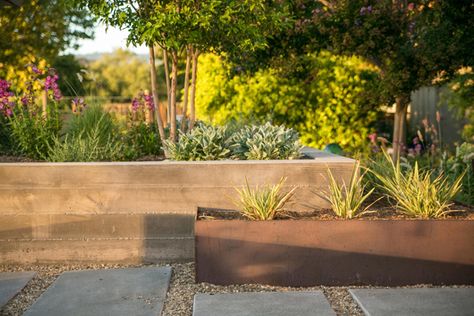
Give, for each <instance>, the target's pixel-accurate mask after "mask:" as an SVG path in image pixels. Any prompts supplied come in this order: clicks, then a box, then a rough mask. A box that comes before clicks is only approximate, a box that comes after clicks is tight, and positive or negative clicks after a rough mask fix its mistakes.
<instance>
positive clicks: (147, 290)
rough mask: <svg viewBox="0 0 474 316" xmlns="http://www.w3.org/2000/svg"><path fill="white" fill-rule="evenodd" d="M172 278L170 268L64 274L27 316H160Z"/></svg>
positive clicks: (86, 271) (32, 307)
mask: <svg viewBox="0 0 474 316" xmlns="http://www.w3.org/2000/svg"><path fill="white" fill-rule="evenodd" d="M170 277H171V267H144V268H127V269H110V270H107V269H104V270H83V271H70V272H65V273H63V274H61V275H60V276H59V278H58V279H57V280H56V281H55V282H54V283H53V284H52V285H51V286H50V287H49V288H48V290H46V292H44V293H43V295H41V296H40V298H39V299H38V300H37V301H36V302H35V303H34V304H33V305H32V306H31V308H30V309H29V310H28V311H27V312H26V313H25V315H28V316H56V315H57V316H59V315H75V316H80V315H104V316H106V315H116V316H120V315H124V316H128V315H136V316H148V315H150V316H151V315H159V314H160V313H161V310H162V308H163V303H164V300H165V298H166V292H167V291H168V287H169V282H170Z"/></svg>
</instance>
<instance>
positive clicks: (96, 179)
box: [0, 149, 354, 263]
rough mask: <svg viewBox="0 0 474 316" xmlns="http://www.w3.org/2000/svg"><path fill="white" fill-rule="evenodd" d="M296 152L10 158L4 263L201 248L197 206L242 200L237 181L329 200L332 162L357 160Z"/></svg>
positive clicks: (0, 229) (144, 258) (0, 258)
mask: <svg viewBox="0 0 474 316" xmlns="http://www.w3.org/2000/svg"><path fill="white" fill-rule="evenodd" d="M306 154H307V155H311V156H312V157H313V159H305V160H292V161H212V162H169V161H164V162H123V163H121V162H111V163H8V164H6V163H3V164H1V163H0V263H30V262H156V261H185V260H191V259H193V257H194V233H193V224H194V217H195V210H196V207H198V206H199V207H210V208H235V206H234V204H233V202H232V199H233V198H236V194H235V189H234V188H235V187H237V186H241V185H243V184H244V183H245V178H247V179H248V181H249V183H250V184H251V185H255V184H265V183H276V182H278V180H279V179H280V178H281V177H283V176H284V177H287V178H288V179H287V181H286V185H287V186H294V185H297V186H299V189H298V190H297V193H296V195H295V198H294V203H293V206H292V208H293V209H295V210H308V209H312V208H318V207H327V206H328V205H327V204H326V202H324V201H323V200H322V199H321V198H320V197H318V196H317V195H316V194H315V193H314V192H318V191H321V189H323V188H326V187H327V182H326V179H325V175H326V173H327V168H328V167H329V168H330V169H331V170H332V172H333V174H335V175H337V177H338V178H339V179H346V181H348V179H349V178H350V174H351V171H352V168H353V165H354V160H351V159H347V158H343V157H339V156H334V155H330V154H326V153H322V152H319V151H315V150H311V149H307V150H306Z"/></svg>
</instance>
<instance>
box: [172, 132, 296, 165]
mask: <svg viewBox="0 0 474 316" xmlns="http://www.w3.org/2000/svg"><path fill="white" fill-rule="evenodd" d="M163 146H164V149H165V151H166V152H167V153H168V156H169V158H170V159H172V160H195V161H197V160H223V159H240V160H269V159H296V158H299V157H300V156H301V149H302V145H301V143H300V142H299V140H298V133H297V132H296V131H294V130H292V129H289V128H285V127H284V126H273V125H271V124H270V123H266V124H264V125H252V126H244V127H242V128H228V127H226V126H210V125H206V124H204V123H199V124H198V125H197V126H196V127H195V128H194V129H193V130H191V131H190V132H189V133H186V134H184V133H180V136H179V140H178V142H176V143H173V142H171V141H169V140H166V141H164V142H163Z"/></svg>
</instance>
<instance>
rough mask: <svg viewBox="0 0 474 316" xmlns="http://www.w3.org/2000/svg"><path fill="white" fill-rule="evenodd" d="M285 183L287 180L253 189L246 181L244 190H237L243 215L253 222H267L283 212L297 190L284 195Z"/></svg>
mask: <svg viewBox="0 0 474 316" xmlns="http://www.w3.org/2000/svg"><path fill="white" fill-rule="evenodd" d="M285 181H286V178H281V179H280V181H279V182H278V184H276V185H265V186H257V187H256V188H255V189H252V188H251V187H250V185H249V183H248V180H247V179H245V186H244V187H243V188H242V189H238V188H236V191H237V192H238V194H239V200H238V201H237V202H236V204H237V206H238V207H240V208H241V213H242V215H243V216H245V217H246V218H248V219H251V220H257V221H267V220H272V219H274V218H275V216H276V215H278V214H280V213H281V212H283V211H284V207H285V204H286V203H288V201H290V199H291V198H292V197H293V195H294V193H295V190H296V189H297V188H296V187H294V188H292V189H291V190H290V191H289V192H287V193H283V192H282V188H283V184H284V183H285Z"/></svg>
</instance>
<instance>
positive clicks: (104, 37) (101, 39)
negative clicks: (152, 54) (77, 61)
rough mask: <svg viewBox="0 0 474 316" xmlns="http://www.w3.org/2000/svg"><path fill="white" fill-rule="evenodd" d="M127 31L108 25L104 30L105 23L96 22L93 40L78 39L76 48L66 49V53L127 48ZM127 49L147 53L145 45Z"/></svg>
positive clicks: (83, 53)
mask: <svg viewBox="0 0 474 316" xmlns="http://www.w3.org/2000/svg"><path fill="white" fill-rule="evenodd" d="M127 36H128V32H127V31H121V30H119V29H117V28H113V27H109V28H108V29H107V31H106V30H105V25H103V24H98V25H97V26H96V29H95V38H94V39H93V40H80V41H79V42H78V44H79V48H78V49H68V50H66V53H67V54H73V55H85V54H94V53H110V52H112V51H114V50H116V49H117V48H123V49H127ZM128 49H129V50H131V51H133V52H135V53H137V54H147V53H148V48H147V47H146V46H140V47H133V46H129V47H128Z"/></svg>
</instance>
